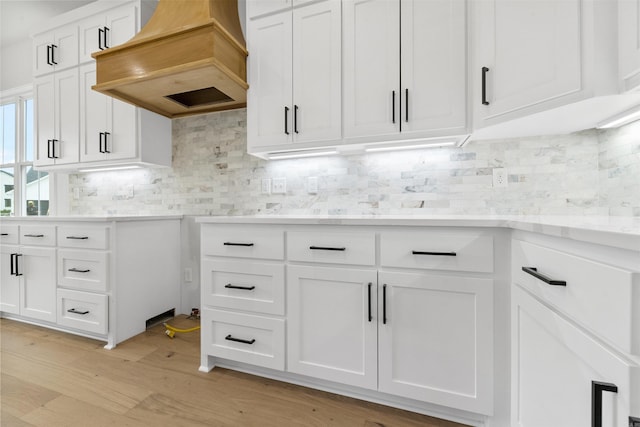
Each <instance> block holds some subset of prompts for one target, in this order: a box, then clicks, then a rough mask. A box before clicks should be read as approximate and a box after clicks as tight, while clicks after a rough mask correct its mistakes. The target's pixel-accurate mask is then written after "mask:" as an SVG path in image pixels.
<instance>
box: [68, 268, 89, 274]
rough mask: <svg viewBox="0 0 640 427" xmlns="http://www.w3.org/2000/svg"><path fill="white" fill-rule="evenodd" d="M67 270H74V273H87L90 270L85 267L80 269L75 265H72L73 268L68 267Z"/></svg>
mask: <svg viewBox="0 0 640 427" xmlns="http://www.w3.org/2000/svg"><path fill="white" fill-rule="evenodd" d="M69 271H72V272H74V273H88V272H90V271H91V270H88V269H87V270H81V269H79V268H75V267H74V268H70V269H69Z"/></svg>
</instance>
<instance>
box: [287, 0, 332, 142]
mask: <svg viewBox="0 0 640 427" xmlns="http://www.w3.org/2000/svg"><path fill="white" fill-rule="evenodd" d="M341 23H342V22H341V3H340V1H336V0H328V1H324V2H320V3H315V4H311V5H309V6H306V7H302V8H299V9H294V11H293V107H292V108H293V140H294V142H310V141H326V140H335V139H339V138H340V136H341V131H342V129H341V123H342V109H341V92H342V91H341V86H342V75H341V74H342V73H341V65H340V63H341V52H342V49H341Z"/></svg>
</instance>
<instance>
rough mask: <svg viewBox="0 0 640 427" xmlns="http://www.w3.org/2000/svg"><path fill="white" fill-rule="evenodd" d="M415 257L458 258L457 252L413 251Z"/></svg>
mask: <svg viewBox="0 0 640 427" xmlns="http://www.w3.org/2000/svg"><path fill="white" fill-rule="evenodd" d="M411 253H412V254H413V255H433V256H458V254H456V253H455V252H428V251H411Z"/></svg>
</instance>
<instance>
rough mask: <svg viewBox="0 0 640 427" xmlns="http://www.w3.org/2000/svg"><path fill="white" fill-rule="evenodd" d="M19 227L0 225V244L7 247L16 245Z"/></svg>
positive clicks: (18, 239) (18, 237) (18, 238)
mask: <svg viewBox="0 0 640 427" xmlns="http://www.w3.org/2000/svg"><path fill="white" fill-rule="evenodd" d="M19 232H20V226H18V225H7V224H2V225H0V243H4V244H7V245H16V244H18V242H19V241H20V235H19V234H18V233H19Z"/></svg>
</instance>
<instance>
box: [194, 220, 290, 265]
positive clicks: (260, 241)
mask: <svg viewBox="0 0 640 427" xmlns="http://www.w3.org/2000/svg"><path fill="white" fill-rule="evenodd" d="M201 239H202V240H201V245H202V255H203V256H207V255H209V256H225V257H238V258H262V259H278V260H281V259H284V232H283V231H282V229H278V228H276V229H274V228H272V227H252V226H229V225H222V226H218V225H210V224H203V225H202V235H201Z"/></svg>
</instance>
